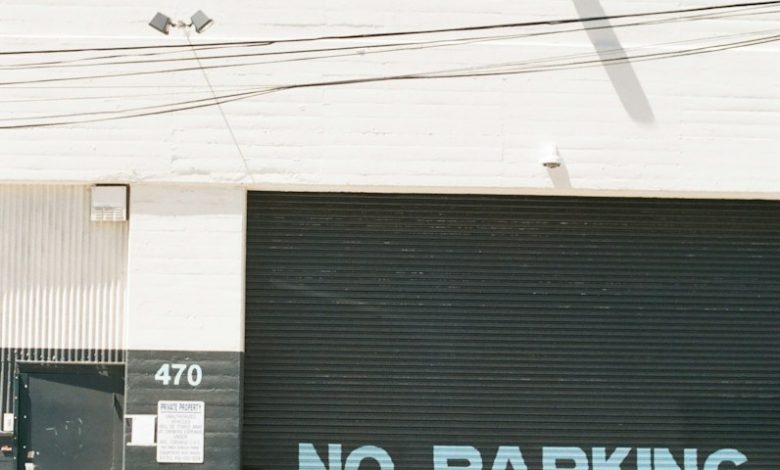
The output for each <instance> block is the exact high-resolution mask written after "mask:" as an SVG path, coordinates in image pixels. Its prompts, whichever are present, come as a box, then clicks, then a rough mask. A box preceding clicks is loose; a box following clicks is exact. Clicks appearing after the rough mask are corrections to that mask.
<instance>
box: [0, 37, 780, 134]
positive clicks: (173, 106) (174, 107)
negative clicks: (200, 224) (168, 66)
mask: <svg viewBox="0 0 780 470" xmlns="http://www.w3.org/2000/svg"><path fill="white" fill-rule="evenodd" d="M772 31H774V32H775V33H777V32H778V30H772ZM754 34H755V33H754ZM733 36H745V34H744V33H743V34H738V35H732V37H733ZM777 41H780V34H770V35H763V36H759V37H755V38H752V39H747V40H740V41H731V42H725V43H717V44H711V45H707V46H700V47H692V48H687V49H683V50H677V51H664V52H655V53H645V54H634V55H631V54H626V53H621V54H620V55H617V56H616V57H614V58H607V59H603V58H600V57H597V56H596V55H595V53H591V54H590V55H591V56H593V57H591V58H589V57H587V55H585V54H581V55H574V56H563V57H565V58H566V60H564V61H560V60H559V61H558V62H556V61H555V60H553V59H552V58H547V59H541V60H534V61H525V62H517V63H508V64H493V65H486V66H481V67H473V68H468V69H451V70H445V71H436V72H424V73H413V74H403V75H392V76H381V77H368V78H355V79H343V80H330V81H319V82H307V83H298V84H289V85H282V86H277V87H272V88H261V89H256V90H251V91H246V92H240V93H231V94H225V95H221V96H216V95H215V96H212V97H210V98H205V99H198V100H188V101H182V102H178V103H169V104H166V105H158V106H147V107H138V108H129V109H125V110H119V111H116V110H114V111H99V112H90V113H73V114H63V115H55V116H37V117H29V118H15V119H12V120H17V121H36V120H38V121H42V122H32V123H26V124H12V125H5V126H0V129H6V130H7V129H30V128H38V127H51V126H63V125H72V124H85V123H95V122H105V121H114V120H121V119H130V118H138V117H145V116H154V115H163V114H170V113H176V112H181V111H186V110H194V109H200V108H207V107H211V106H216V105H222V104H226V103H232V102H236V101H242V100H246V99H250V98H254V97H257V96H261V95H266V94H270V93H278V92H282V91H288V90H294V89H305V88H322V87H333V86H345V85H355V84H366V83H377V82H387V81H408V80H430V79H446V78H467V77H487V76H508V75H519V74H531V73H541V72H548V71H554V70H573V69H581V68H587V67H594V66H601V65H602V64H605V65H610V64H616V63H625V62H629V61H631V62H642V61H655V60H664V59H671V58H678V57H687V56H693V55H700V54H709V53H714V52H720V51H725V50H730V49H737V48H742V47H748V46H754V45H760V44H767V43H771V42H777ZM689 42H691V41H680V43H689ZM668 44H672V43H667V45H668ZM613 52H614V53H617V52H618V51H613ZM625 52H627V51H625ZM558 59H561V57H559V58H558ZM572 59H574V60H572ZM106 114H110V115H108V116H105V115H106ZM101 115H103V116H104V117H94V118H89V116H101ZM66 117H82V118H87V119H73V120H63V119H64V118H66ZM45 119H59V120H56V121H44V120H45Z"/></svg>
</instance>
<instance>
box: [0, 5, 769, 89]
mask: <svg viewBox="0 0 780 470" xmlns="http://www.w3.org/2000/svg"><path fill="white" fill-rule="evenodd" d="M778 1H779V2H780V0H778ZM694 19H696V17H694ZM658 21H661V22H662V23H666V22H675V21H679V20H658ZM651 23H652V22H651ZM642 24H643V23H632V24H626V25H617V26H616V27H620V26H637V25H642ZM611 27H613V26H610V25H603V26H596V27H592V28H590V29H604V28H611ZM582 30H586V31H587V30H588V28H578V29H568V30H564V31H555V32H549V31H547V32H536V33H528V34H525V35H521V36H519V37H534V36H544V35H548V34H559V33H561V32H564V33H567V32H575V31H582ZM511 37H516V36H514V35H505V36H494V37H488V38H487V39H484V38H467V39H457V38H456V39H449V40H436V41H427V42H421V43H406V44H401V45H397V46H388V45H384V44H383V45H373V46H358V47H346V48H334V49H319V50H314V51H312V52H325V51H329V50H335V51H338V50H353V49H370V48H391V47H401V49H390V50H389V51H379V52H380V53H381V52H396V51H405V50H417V49H425V48H429V47H437V46H429V44H440V43H442V42H443V43H444V45H445V46H447V45H450V44H453V45H457V44H458V43H459V42H468V41H480V40H496V39H502V38H511ZM404 47H406V48H404ZM304 52H305V51H304ZM290 53H291V51H287V52H285V51H277V52H268V53H260V54H257V55H258V56H260V55H278V54H290ZM358 54H359V53H358ZM350 55H355V54H354V53H351V54H337V55H330V56H314V57H307V58H299V59H284V60H279V61H263V62H249V63H238V64H219V65H205V66H203V67H198V66H191V67H180V68H169V69H161V70H146V71H139V72H122V73H113V74H93V75H80V76H71V77H52V78H40V79H33V80H19V81H8V82H0V87H3V86H11V85H30V84H37V83H57V82H67V81H76V80H97V79H106V78H126V77H135V76H146V75H157V74H169V73H180V72H192V71H196V70H202V69H207V70H212V69H227V68H237V67H251V66H257V65H267V64H274V63H284V62H299V61H309V60H321V59H328V58H335V57H345V56H350Z"/></svg>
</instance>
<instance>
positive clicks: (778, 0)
mask: <svg viewBox="0 0 780 470" xmlns="http://www.w3.org/2000/svg"><path fill="white" fill-rule="evenodd" d="M769 5H780V0H768V1H760V2H746V3H730V4H724V5H708V6H702V7H693V8H679V9H672V10H658V11H648V12H640V13H626V14H620V15H604V16H596V17H588V18H579V17H575V18H565V19H557V20H538V21H525V22H516V23H498V24H489V25H477V26H459V27H449V28H436V29H420V30H411V31H391V32H381V33H362V34H346V35H326V36H316V37H309V38H292V39H275V40H274V39H271V40H250V41H227V42H213V43H201V44H198V45H197V47H221V46H244V45H271V44H283V43H293V42H313V41H326V40H350V39H372V38H385V37H399V36H412V35H423V34H441V33H457V32H468V31H487V30H491V29H508V28H529V27H537V26H559V25H565V24H574V23H588V22H594V21H614V20H620V19H626V18H642V17H650V16H661V15H674V14H683V13H695V12H704V11H715V10H728V9H734V8H746V7H758V6H769ZM189 47H190V45H189V44H186V43H185V44H157V45H147V46H124V47H89V48H73V49H44V50H17V51H0V56H8V55H30V54H61V53H78V52H106V51H132V50H149V49H173V48H179V49H188V48H189Z"/></svg>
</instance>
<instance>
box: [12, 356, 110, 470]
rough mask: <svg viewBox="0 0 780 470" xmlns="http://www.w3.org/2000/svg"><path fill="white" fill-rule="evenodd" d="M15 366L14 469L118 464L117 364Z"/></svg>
mask: <svg viewBox="0 0 780 470" xmlns="http://www.w3.org/2000/svg"><path fill="white" fill-rule="evenodd" d="M20 367H21V370H22V372H21V373H20V374H19V404H18V408H19V451H18V462H19V470H26V468H30V466H31V465H30V464H32V465H34V466H32V468H34V469H35V470H119V469H121V468H122V465H121V455H122V452H121V445H122V419H123V414H124V413H123V402H124V399H123V394H124V379H123V368H122V367H112V366H99V367H91V366H90V367H87V366H83V367H82V366H54V365H52V366H28V365H24V364H23V365H21V366H20ZM25 465H27V467H25Z"/></svg>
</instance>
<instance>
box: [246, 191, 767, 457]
mask: <svg viewBox="0 0 780 470" xmlns="http://www.w3.org/2000/svg"><path fill="white" fill-rule="evenodd" d="M247 225H248V228H247V258H246V261H247V278H246V358H245V367H244V370H245V379H244V380H245V384H244V408H243V434H242V436H243V437H242V449H243V450H242V456H243V466H244V468H245V469H253V470H254V469H264V470H266V469H267V470H279V469H288V470H295V469H298V470H314V469H319V470H322V469H328V470H334V469H343V470H356V469H359V470H371V469H376V468H381V469H382V470H387V469H389V468H395V469H396V470H442V469H447V468H467V469H469V470H490V469H499V470H506V469H509V468H514V469H519V468H527V469H528V470H549V469H553V468H555V469H564V468H566V469H572V468H577V469H587V468H591V469H593V468H602V469H603V468H610V469H612V468H615V469H617V468H620V470H669V469H678V468H679V469H683V468H684V469H686V470H715V469H718V470H726V469H728V470H734V469H736V470H775V469H776V468H777V465H778V462H780V446H778V443H780V368H778V365H779V364H780V203H778V202H771V201H707V200H657V199H609V198H570V197H503V196H465V195H449V196H445V195H403V194H396V195H386V194H327V193H310V194H305V193H298V194H295V193H250V195H249V204H248V216H247ZM436 449H438V451H439V454H438V455H439V458H437V457H436V455H437V454H436ZM442 456H444V457H442ZM743 457H744V459H746V460H747V461H746V462H744V461H743ZM606 461H609V462H610V463H609V464H607V463H605V462H606ZM545 462H546V463H545Z"/></svg>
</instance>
